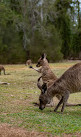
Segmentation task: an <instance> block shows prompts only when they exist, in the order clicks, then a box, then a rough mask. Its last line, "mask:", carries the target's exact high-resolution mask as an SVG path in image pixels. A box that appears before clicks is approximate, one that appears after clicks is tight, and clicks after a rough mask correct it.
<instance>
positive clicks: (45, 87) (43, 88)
mask: <svg viewBox="0 0 81 137" xmlns="http://www.w3.org/2000/svg"><path fill="white" fill-rule="evenodd" d="M46 90H47V84H46V83H44V84H43V85H42V91H41V92H42V94H44V93H46Z"/></svg>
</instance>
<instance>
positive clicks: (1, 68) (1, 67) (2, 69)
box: [0, 65, 6, 75]
mask: <svg viewBox="0 0 81 137" xmlns="http://www.w3.org/2000/svg"><path fill="white" fill-rule="evenodd" d="M1 71H3V73H4V75H6V74H5V68H4V67H3V66H2V65H0V75H1Z"/></svg>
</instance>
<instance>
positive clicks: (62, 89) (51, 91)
mask: <svg viewBox="0 0 81 137" xmlns="http://www.w3.org/2000/svg"><path fill="white" fill-rule="evenodd" d="M42 91H43V92H42V93H41V94H40V96H39V101H40V105H39V109H41V110H43V109H44V108H45V106H46V104H47V103H48V102H50V101H51V99H52V98H53V97H54V96H55V95H56V94H59V95H60V96H61V100H60V101H59V103H58V105H57V106H56V108H55V109H54V111H55V112H56V111H57V109H58V108H59V106H60V105H61V104H63V105H62V109H61V112H63V111H64V108H65V106H66V103H67V100H68V98H69V94H70V93H76V92H81V63H77V64H75V65H74V66H72V67H71V68H69V69H68V70H67V71H66V72H65V73H64V74H63V75H62V76H61V77H60V78H59V79H57V80H56V81H54V84H53V85H52V86H50V87H48V88H47V86H46V85H44V86H43V88H42ZM78 105H79V104H78ZM80 105H81V104H80Z"/></svg>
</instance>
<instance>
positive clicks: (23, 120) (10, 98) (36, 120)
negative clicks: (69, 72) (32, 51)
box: [0, 62, 81, 135]
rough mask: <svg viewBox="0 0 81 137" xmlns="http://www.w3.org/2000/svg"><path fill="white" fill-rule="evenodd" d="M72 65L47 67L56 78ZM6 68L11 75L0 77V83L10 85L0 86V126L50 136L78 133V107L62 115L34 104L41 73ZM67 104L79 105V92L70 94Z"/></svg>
mask: <svg viewBox="0 0 81 137" xmlns="http://www.w3.org/2000/svg"><path fill="white" fill-rule="evenodd" d="M73 64H75V62H66V63H65V62H64V63H55V64H50V67H51V68H52V70H53V72H54V73H55V74H56V75H57V76H58V77H59V76H61V75H62V74H63V72H64V71H65V70H66V69H68V68H69V67H70V66H72V65H73ZM34 67H35V64H34ZM5 68H6V73H10V74H11V75H3V74H2V75H1V76H0V81H3V82H9V83H10V85H0V123H9V124H11V125H12V126H17V127H23V128H26V129H27V130H30V131H31V130H35V131H39V132H49V133H51V134H53V135H55V134H56V135H59V134H60V135H61V134H62V133H77V132H81V107H80V106H77V107H66V108H65V111H64V114H59V113H54V112H53V109H54V108H53V107H49V108H45V109H44V110H43V111H41V110H39V109H38V107H35V106H34V105H33V102H38V97H39V94H40V90H39V89H38V88H37V85H36V82H37V78H38V77H39V76H40V74H39V73H37V72H35V71H34V70H32V69H29V68H27V67H26V66H25V65H5ZM69 102H70V103H81V93H76V94H72V95H70V98H69ZM59 111H60V109H59Z"/></svg>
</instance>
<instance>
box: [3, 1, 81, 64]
mask: <svg viewBox="0 0 81 137" xmlns="http://www.w3.org/2000/svg"><path fill="white" fill-rule="evenodd" d="M44 52H45V53H47V55H48V60H49V61H50V62H55V61H59V60H62V59H81V2H80V0H0V63H5V64H6V63H25V61H26V60H27V59H29V58H30V59H32V61H33V62H37V59H38V58H39V56H40V54H41V53H44Z"/></svg>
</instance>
